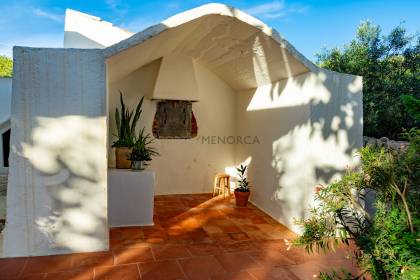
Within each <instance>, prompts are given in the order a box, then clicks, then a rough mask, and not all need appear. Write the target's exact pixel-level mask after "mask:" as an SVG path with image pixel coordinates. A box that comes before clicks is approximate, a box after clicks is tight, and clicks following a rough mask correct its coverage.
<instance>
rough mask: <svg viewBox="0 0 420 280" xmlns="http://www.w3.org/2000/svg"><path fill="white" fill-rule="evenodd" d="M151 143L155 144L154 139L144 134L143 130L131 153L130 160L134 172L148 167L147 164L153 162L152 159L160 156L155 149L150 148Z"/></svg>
mask: <svg viewBox="0 0 420 280" xmlns="http://www.w3.org/2000/svg"><path fill="white" fill-rule="evenodd" d="M151 143H153V139H152V137H151V136H150V134H148V133H147V134H144V128H143V129H142V130H141V131H140V133H139V136H138V137H137V139H136V141H135V143H134V146H133V150H132V151H131V156H130V160H131V168H132V169H133V170H143V169H144V167H145V166H146V165H147V162H148V161H151V160H152V157H154V156H158V155H159V153H158V152H157V151H156V150H155V148H153V147H150V144H151Z"/></svg>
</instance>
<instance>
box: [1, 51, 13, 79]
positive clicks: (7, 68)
mask: <svg viewBox="0 0 420 280" xmlns="http://www.w3.org/2000/svg"><path fill="white" fill-rule="evenodd" d="M12 75H13V60H12V59H11V58H8V57H7V56H4V55H0V77H12Z"/></svg>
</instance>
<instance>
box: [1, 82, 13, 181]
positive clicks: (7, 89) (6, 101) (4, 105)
mask: <svg viewBox="0 0 420 280" xmlns="http://www.w3.org/2000/svg"><path fill="white" fill-rule="evenodd" d="M11 100H12V78H1V77H0V174H4V173H7V170H8V168H7V167H4V165H3V137H2V134H3V133H4V132H6V131H7V130H8V129H9V128H10V106H11Z"/></svg>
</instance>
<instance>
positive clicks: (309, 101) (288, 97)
mask: <svg viewBox="0 0 420 280" xmlns="http://www.w3.org/2000/svg"><path fill="white" fill-rule="evenodd" d="M237 97H238V101H237V106H238V107H237V110H236V112H237V113H236V116H237V119H236V120H237V133H238V135H256V136H258V138H259V140H260V144H257V145H238V146H237V150H236V161H237V162H238V163H241V162H245V163H248V164H249V174H248V176H249V180H250V181H251V184H252V186H253V189H252V195H251V200H252V201H253V202H254V203H255V204H256V205H258V206H259V207H261V208H262V209H263V210H265V211H266V212H267V213H268V214H270V215H271V216H273V217H274V218H276V219H277V220H279V221H280V222H282V223H283V224H285V225H286V226H288V227H290V228H291V229H293V230H295V231H299V230H300V229H299V228H298V227H297V226H295V225H294V223H293V219H294V218H304V217H307V215H308V209H309V208H310V207H311V206H313V205H314V204H313V203H314V201H313V190H314V187H315V186H316V185H317V184H327V183H329V182H331V180H333V179H337V178H338V177H339V176H340V175H341V174H342V173H343V172H344V171H345V169H346V168H347V167H348V166H350V165H353V164H357V159H356V158H355V157H354V156H355V151H356V149H357V148H360V147H361V146H362V127H363V126H362V120H363V113H362V79H361V78H360V77H357V76H351V75H345V74H339V73H334V72H330V71H325V70H320V71H319V72H317V73H309V74H303V75H300V76H296V77H294V78H290V79H287V80H282V81H279V82H278V83H274V84H272V85H270V86H265V87H261V88H257V89H255V90H249V91H244V92H239V93H238V95H237Z"/></svg>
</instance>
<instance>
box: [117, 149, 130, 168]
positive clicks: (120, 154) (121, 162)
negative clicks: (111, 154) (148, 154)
mask: <svg viewBox="0 0 420 280" xmlns="http://www.w3.org/2000/svg"><path fill="white" fill-rule="evenodd" d="M130 155H131V149H130V148H128V147H118V148H115V160H116V164H117V168H119V169H129V168H131V160H130Z"/></svg>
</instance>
